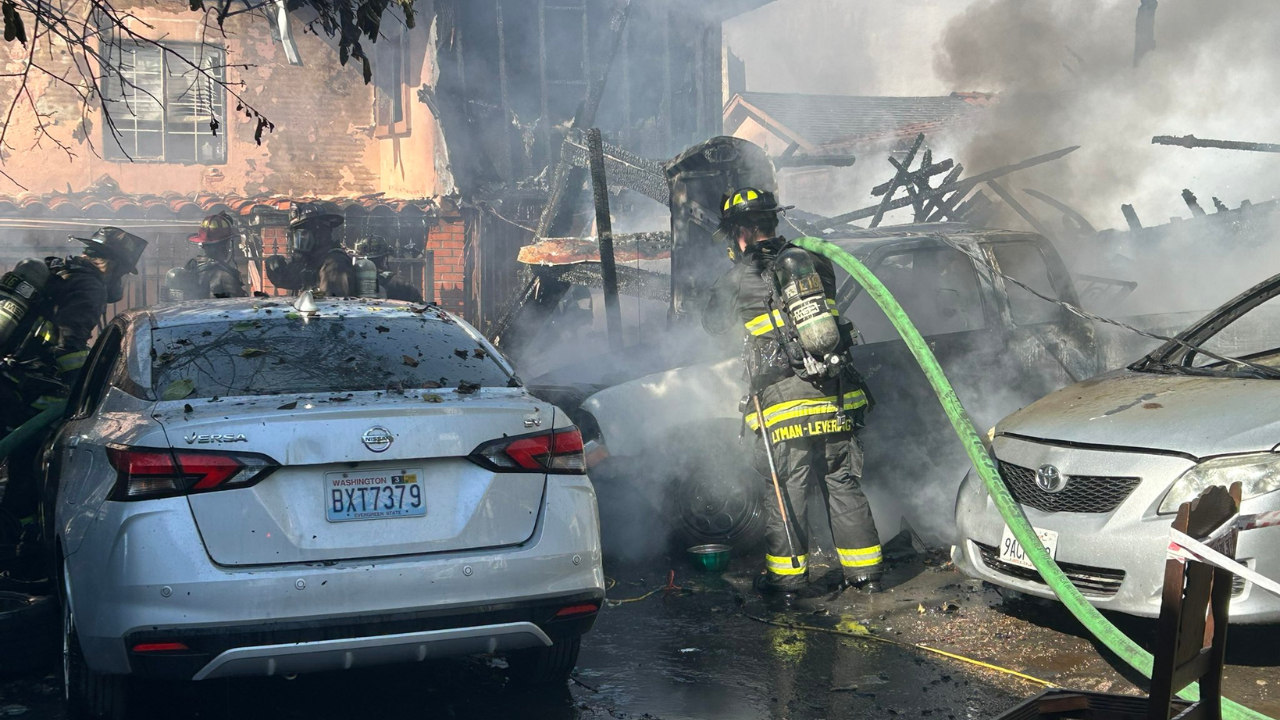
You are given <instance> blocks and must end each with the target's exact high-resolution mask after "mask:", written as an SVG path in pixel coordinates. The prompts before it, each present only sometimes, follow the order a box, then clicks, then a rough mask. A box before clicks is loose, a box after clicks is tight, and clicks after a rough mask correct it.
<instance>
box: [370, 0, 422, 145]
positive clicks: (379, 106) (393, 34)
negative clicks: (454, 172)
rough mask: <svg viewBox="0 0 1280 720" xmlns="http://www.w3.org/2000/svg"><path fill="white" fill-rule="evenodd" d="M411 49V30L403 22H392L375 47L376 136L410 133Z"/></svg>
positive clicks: (374, 94) (374, 93)
mask: <svg viewBox="0 0 1280 720" xmlns="http://www.w3.org/2000/svg"><path fill="white" fill-rule="evenodd" d="M390 19H391V18H388V20H390ZM409 46H410V38H409V28H408V27H407V26H406V25H405V24H404V23H403V22H391V23H389V24H388V26H387V29H385V30H384V31H383V32H382V34H381V36H379V38H378V42H376V43H375V44H374V56H373V111H374V125H375V128H374V136H375V137H379V138H389V137H402V136H405V135H408V134H409V131H410V128H409V107H410V103H411V102H412V94H411V93H412V88H411V87H410V80H409V78H410V73H409V69H410V67H409V65H410V64H409Z"/></svg>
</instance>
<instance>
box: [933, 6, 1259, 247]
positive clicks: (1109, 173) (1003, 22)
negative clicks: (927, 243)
mask: <svg viewBox="0 0 1280 720" xmlns="http://www.w3.org/2000/svg"><path fill="white" fill-rule="evenodd" d="M1137 7H1138V2H1136V1H1132V0H1125V1H1123V2H1121V1H1118V0H1104V1H1103V2H1098V3H1064V2H1057V3H1046V2H1039V3H1032V2H1024V1H1022V0H978V1H977V2H974V3H972V4H970V5H969V7H968V9H967V10H966V11H965V12H964V13H963V14H961V15H960V16H958V17H957V18H955V19H954V20H953V21H952V22H951V23H950V24H949V25H948V26H947V28H946V30H945V32H944V33H943V35H942V38H941V43H940V47H939V50H938V53H937V55H936V56H935V58H934V63H933V66H934V71H935V72H936V74H937V75H938V77H940V78H941V79H942V80H943V81H944V82H945V83H946V84H948V85H950V86H952V87H956V88H981V89H983V90H987V91H993V92H997V93H999V96H1000V100H999V103H998V105H997V106H996V107H995V108H993V109H992V110H991V111H990V112H989V113H988V114H987V117H986V118H985V119H984V121H983V122H982V123H981V125H980V126H979V127H978V128H977V130H976V132H975V133H974V134H973V136H972V137H971V138H969V139H968V141H967V142H966V143H965V144H964V145H963V147H961V148H959V149H958V150H957V156H958V157H959V158H960V159H962V161H963V162H964V163H965V164H966V166H967V167H970V168H974V169H985V168H990V167H997V166H1000V165H1005V164H1008V163H1012V162H1017V161H1018V160H1020V159H1023V158H1026V157H1030V156H1032V155H1037V154H1040V153H1043V152H1047V151H1049V150H1053V149H1056V148H1059V147H1065V146H1068V145H1080V146H1081V149H1080V150H1079V151H1078V152H1076V153H1075V154H1073V155H1071V156H1069V157H1068V158H1066V159H1065V160H1063V161H1060V162H1059V163H1055V164H1052V165H1048V166H1044V167H1042V168H1037V169H1035V170H1032V171H1029V172H1026V173H1023V174H1020V175H1019V176H1017V177H1016V179H1014V180H1011V184H1015V185H1016V187H1018V188H1022V187H1033V188H1037V189H1040V190H1044V191H1046V192H1049V193H1050V194H1051V195H1055V196H1057V197H1058V198H1059V199H1061V200H1063V201H1065V202H1067V203H1068V204H1069V205H1071V206H1073V207H1075V208H1076V209H1077V210H1079V211H1080V212H1081V213H1083V214H1084V215H1085V216H1086V217H1088V218H1090V220H1091V221H1092V222H1093V224H1094V225H1096V226H1098V227H1108V226H1117V227H1125V225H1124V221H1123V219H1122V216H1121V214H1120V205H1121V204H1122V203H1131V204H1133V205H1134V207H1135V209H1136V210H1137V212H1138V215H1139V216H1140V217H1142V218H1144V220H1145V222H1146V224H1147V225H1155V224H1160V223H1163V222H1165V221H1166V220H1167V219H1168V218H1170V217H1187V216H1189V212H1188V210H1187V207H1186V206H1185V205H1184V204H1183V202H1182V200H1181V197H1180V193H1181V190H1182V188H1184V187H1187V188H1191V189H1192V190H1193V191H1194V192H1195V193H1196V194H1197V195H1198V196H1199V197H1200V198H1201V202H1202V204H1203V205H1205V206H1206V207H1210V208H1211V205H1210V197H1213V196H1216V197H1219V198H1221V199H1222V200H1223V201H1224V202H1225V203H1226V204H1228V205H1229V206H1231V207H1236V206H1237V205H1239V203H1240V202H1241V201H1242V200H1245V199H1251V200H1253V201H1254V202H1257V201H1259V200H1265V199H1267V198H1268V197H1271V196H1272V195H1273V194H1274V193H1275V191H1276V183H1275V181H1274V179H1273V176H1274V175H1275V173H1274V170H1275V165H1276V163H1277V162H1280V158H1272V157H1269V156H1264V155H1257V154H1252V153H1240V152H1230V151H1215V150H1185V149H1181V148H1174V147H1165V146H1154V145H1152V144H1151V137H1152V136H1154V135H1185V134H1189V133H1194V134H1196V135H1197V136H1200V137H1223V138H1228V139H1243V140H1257V141H1267V140H1269V139H1276V138H1280V117H1277V116H1276V115H1275V113H1273V112H1272V111H1271V108H1270V107H1269V106H1270V103H1269V102H1267V101H1266V100H1265V98H1268V97H1270V96H1272V95H1273V94H1274V93H1276V92H1277V91H1280V73H1276V72H1275V70H1274V68H1275V67H1276V63H1275V61H1276V59H1278V58H1277V56H1278V55H1280V48H1277V47H1276V46H1275V43H1274V42H1273V38H1272V35H1271V28H1274V27H1275V26H1276V25H1275V23H1276V22H1277V21H1278V20H1280V6H1277V5H1276V4H1274V3H1269V2H1265V1H1263V0H1224V1H1223V2H1214V3H1197V2H1189V1H1184V2H1176V1H1174V0H1166V1H1165V2H1163V3H1161V4H1160V6H1159V9H1158V10H1157V12H1156V20H1155V23H1156V47H1155V50H1154V51H1153V52H1151V53H1150V54H1149V55H1147V56H1146V57H1145V58H1144V59H1143V60H1142V62H1141V64H1140V65H1139V66H1138V67H1137V68H1135V67H1133V64H1134V63H1133V51H1134V28H1135V12H1136V10H1137Z"/></svg>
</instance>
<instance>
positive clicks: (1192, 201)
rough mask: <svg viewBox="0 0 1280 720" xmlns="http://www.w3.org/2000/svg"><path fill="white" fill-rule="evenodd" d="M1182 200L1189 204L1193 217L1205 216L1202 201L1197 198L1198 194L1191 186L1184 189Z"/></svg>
mask: <svg viewBox="0 0 1280 720" xmlns="http://www.w3.org/2000/svg"><path fill="white" fill-rule="evenodd" d="M1182 202H1184V203H1186V204H1187V208H1188V209H1190V210H1191V215H1192V216H1193V217H1204V215H1205V211H1204V208H1202V207H1200V201H1199V200H1197V199H1196V194H1195V193H1193V192H1191V188H1183V189H1182Z"/></svg>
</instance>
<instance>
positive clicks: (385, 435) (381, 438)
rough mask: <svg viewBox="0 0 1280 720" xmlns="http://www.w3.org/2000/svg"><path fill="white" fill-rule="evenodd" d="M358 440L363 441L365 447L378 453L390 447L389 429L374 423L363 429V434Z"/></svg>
mask: <svg viewBox="0 0 1280 720" xmlns="http://www.w3.org/2000/svg"><path fill="white" fill-rule="evenodd" d="M360 440H361V441H362V442H364V446H365V447H367V448H369V449H370V450H372V451H373V452H376V453H380V452H382V451H384V450H386V449H387V448H389V447H391V440H392V437H391V431H390V430H388V429H386V428H384V427H382V426H380V425H374V426H373V427H371V428H369V429H368V430H365V431H364V435H361V436H360Z"/></svg>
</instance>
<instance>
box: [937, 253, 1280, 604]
mask: <svg viewBox="0 0 1280 720" xmlns="http://www.w3.org/2000/svg"><path fill="white" fill-rule="evenodd" d="M1215 356H1216V357H1215ZM992 451H993V454H994V456H995V457H994V459H995V460H996V465H997V467H998V468H999V469H1000V474H1001V475H1002V477H1003V479H1004V482H1005V484H1006V486H1007V487H1008V488H1009V491H1010V493H1011V494H1012V495H1013V497H1014V498H1015V499H1016V500H1018V501H1019V502H1020V503H1021V504H1022V507H1023V510H1024V511H1025V512H1026V515H1027V519H1028V520H1030V521H1031V524H1032V526H1034V527H1035V528H1036V530H1037V531H1038V533H1039V535H1040V539H1041V541H1042V542H1043V543H1044V544H1045V546H1046V547H1047V548H1048V549H1049V552H1050V555H1054V556H1056V560H1057V562H1058V564H1059V565H1060V566H1061V567H1062V569H1063V571H1064V572H1065V573H1066V575H1067V577H1068V578H1070V579H1071V582H1072V583H1073V584H1074V585H1075V586H1076V587H1077V588H1079V590H1080V591H1081V592H1082V593H1083V594H1084V595H1085V596H1086V597H1087V598H1088V599H1089V601H1090V602H1092V603H1093V604H1094V605H1096V606H1097V607H1099V608H1103V609H1109V610H1117V611H1120V612H1125V613H1130V614H1133V615H1139V616H1146V617H1158V616H1159V614H1160V600H1161V591H1162V587H1163V578H1164V560H1165V550H1166V548H1167V546H1168V540H1169V527H1170V525H1171V523H1172V522H1173V516H1174V514H1175V513H1176V512H1177V510H1178V506H1179V505H1181V504H1182V503H1184V502H1186V501H1188V500H1191V499H1193V498H1195V497H1196V496H1198V495H1199V494H1200V493H1201V492H1202V491H1203V490H1204V489H1205V488H1206V487H1208V486H1210V485H1221V486H1224V487H1229V486H1230V485H1231V484H1232V483H1234V482H1240V483H1242V487H1243V493H1244V495H1243V502H1242V505H1241V509H1240V510H1241V513H1245V514H1249V513H1260V512H1268V511H1273V510H1280V275H1277V276H1276V277H1273V278H1271V279H1270V280H1267V281H1265V282H1263V283H1261V284H1259V285H1257V286H1255V287H1254V288H1252V289H1250V290H1249V291H1247V292H1245V293H1244V294H1242V295H1240V296H1239V297H1237V298H1235V299H1233V300H1231V301H1230V302H1228V303H1227V304H1226V305H1223V306H1222V307H1221V308H1219V309H1217V310H1215V311H1214V312H1212V313H1210V314H1209V315H1208V316H1206V317H1205V318H1204V319H1202V320H1200V321H1199V322H1197V323H1196V324H1194V325H1192V326H1191V327H1190V328H1188V329H1187V330H1186V331H1184V332H1182V333H1181V334H1179V335H1178V337H1177V338H1175V341H1173V342H1167V343H1165V344H1164V345H1162V346H1161V347H1159V348H1157V349H1156V350H1154V351H1153V352H1151V353H1150V354H1149V355H1147V356H1146V357H1144V358H1142V359H1141V360H1139V361H1138V362H1136V363H1134V364H1132V365H1130V366H1129V367H1128V368H1125V369H1122V370H1117V371H1113V372H1110V373H1106V374H1103V375H1100V376H1098V377H1095V378H1092V379H1090V380H1086V381H1084V382H1081V383H1077V384H1075V385H1072V386H1069V387H1067V388H1064V389H1062V390H1059V391H1058V392H1056V393H1053V394H1052V395H1049V396H1048V397H1046V398H1044V399H1042V400H1040V401H1038V402H1036V403H1034V404H1032V405H1030V406H1028V407H1026V408H1023V409H1022V410H1019V411H1018V412H1016V413H1014V414H1012V415H1010V416H1009V417H1007V418H1005V419H1004V420H1002V421H1001V422H1000V423H999V424H998V425H997V426H996V428H995V435H994V438H993V442H992ZM956 525H957V526H958V528H959V542H958V543H957V544H956V545H955V547H954V549H953V551H952V558H953V560H954V561H955V563H956V565H957V566H958V567H959V568H960V569H961V570H962V571H964V572H965V573H967V574H968V575H970V576H972V577H977V578H981V579H983V580H987V581H989V582H992V583H995V584H996V585H1000V586H1003V587H1007V588H1012V589H1014V590H1019V591H1022V592H1025V593H1028V594H1031V595H1039V596H1042V597H1048V598H1052V597H1054V595H1053V593H1052V591H1050V590H1049V588H1048V587H1047V586H1046V585H1045V584H1043V583H1042V582H1041V578H1040V575H1039V573H1038V572H1037V571H1036V570H1035V568H1034V567H1032V565H1031V562H1030V561H1029V560H1028V559H1027V557H1026V555H1025V553H1024V552H1023V550H1022V548H1021V546H1019V545H1018V542H1017V541H1016V540H1015V539H1013V536H1012V535H1011V534H1010V532H1009V530H1008V528H1007V527H1006V526H1005V523H1004V521H1003V520H1002V519H1001V517H1000V514H999V513H998V512H997V511H996V509H995V506H994V505H993V503H992V502H991V499H990V496H989V495H988V494H987V492H986V489H985V487H984V486H983V484H982V482H981V480H979V479H978V478H977V477H976V476H975V475H974V474H973V473H972V472H971V473H970V474H969V476H968V477H966V478H965V480H964V482H963V483H962V484H961V486H960V492H959V497H958V499H957V503H956ZM1278 547H1280V527H1270V528H1262V529H1255V530H1247V531H1243V532H1241V533H1240V538H1239V543H1238V545H1237V550H1236V558H1237V559H1238V560H1239V561H1240V562H1242V563H1244V564H1245V565H1247V566H1248V567H1249V568H1251V569H1253V570H1256V571H1257V572H1259V573H1261V574H1262V575H1264V576H1267V577H1270V578H1280V554H1277V553H1276V548H1278ZM1231 620H1232V621H1233V622H1237V623H1274V622H1280V598H1277V597H1275V596H1272V595H1270V594H1268V593H1266V592H1265V591H1262V590H1257V589H1255V588H1254V587H1252V583H1248V582H1245V581H1243V580H1242V579H1241V578H1239V577H1237V578H1236V583H1235V587H1234V591H1233V596H1232V601H1231Z"/></svg>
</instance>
